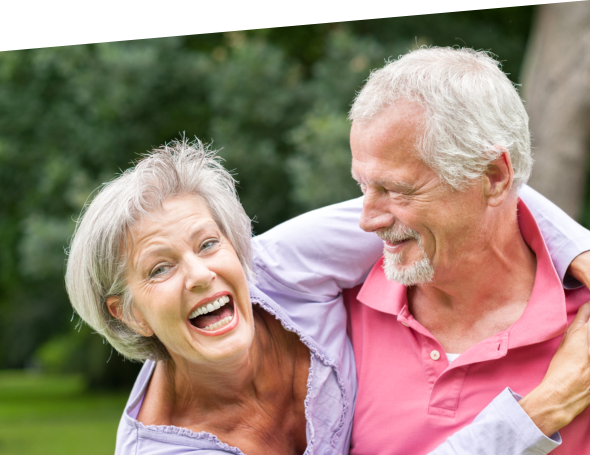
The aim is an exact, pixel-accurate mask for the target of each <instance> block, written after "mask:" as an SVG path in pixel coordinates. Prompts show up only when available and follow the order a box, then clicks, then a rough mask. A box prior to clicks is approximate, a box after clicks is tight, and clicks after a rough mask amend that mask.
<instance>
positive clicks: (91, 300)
mask: <svg viewBox="0 0 590 455" xmlns="http://www.w3.org/2000/svg"><path fill="white" fill-rule="evenodd" d="M183 195H196V196H199V197H200V198H202V200H203V201H204V202H205V203H206V204H207V206H208V208H209V210H210V211H211V214H212V216H213V219H214V220H215V221H216V223H217V225H218V226H219V228H220V230H221V231H222V233H223V235H225V236H226V237H227V239H228V240H229V241H230V242H231V244H232V245H233V247H234V249H235V251H236V253H237V255H238V258H239V260H240V263H241V264H242V267H243V268H244V271H245V273H246V275H249V274H250V261H251V245H250V240H251V236H252V231H251V224H250V219H249V218H248V216H247V215H246V212H245V211H244V209H243V208H242V205H241V204H240V201H239V199H238V195H237V192H236V189H235V180H234V178H233V177H232V176H231V174H230V173H229V172H228V171H227V170H226V169H225V168H224V167H223V165H222V164H221V163H220V158H218V157H217V156H216V155H215V152H214V151H211V150H209V149H208V148H207V147H206V146H204V145H203V144H202V143H201V142H200V141H199V140H198V139H197V140H195V141H194V142H187V141H186V140H185V139H183V140H182V141H174V142H172V143H170V144H167V145H164V146H162V147H160V148H158V149H155V150H153V151H152V152H151V153H149V154H148V155H146V156H145V157H144V158H143V159H141V160H140V161H139V162H138V164H137V165H136V166H135V167H134V168H130V169H127V170H126V171H125V172H124V173H123V174H122V175H120V176H119V177H117V178H115V179H114V180H112V181H110V182H108V183H105V184H103V185H102V188H101V189H100V190H99V192H98V194H97V195H96V197H95V198H94V199H93V200H92V202H91V203H90V204H89V205H87V206H86V207H85V210H83V212H82V215H81V216H80V218H79V220H78V223H77V226H76V232H75V234H74V237H73V239H72V242H71V246H70V251H69V257H68V263H67V271H66V289H67V291H68V294H69V296H70V300H71V302H72V305H73V307H74V309H75V310H76V312H77V313H78V314H79V315H80V317H81V318H82V319H83V320H84V321H85V322H86V323H88V325H90V326H91V327H92V328H93V329H94V330H96V331H97V332H98V333H99V334H101V335H102V336H104V337H105V338H106V339H107V340H108V341H109V343H110V344H111V345H112V346H113V347H114V348H115V349H116V350H117V351H119V352H120V353H121V354H123V355H124V356H125V357H127V358H129V359H132V360H138V361H144V360H147V359H150V358H151V359H155V360H158V359H165V358H169V355H168V352H167V351H166V348H165V347H164V346H163V345H162V343H161V342H160V341H159V340H158V338H157V337H156V336H155V335H154V336H152V337H144V336H142V335H139V334H137V333H136V332H135V331H133V330H132V329H131V328H130V327H128V326H127V325H126V324H124V323H123V322H121V321H120V320H118V319H117V318H115V317H113V316H112V315H111V314H110V313H109V311H108V308H107V305H106V300H107V298H108V297H109V296H115V295H117V296H120V297H121V299H122V303H123V306H122V313H123V316H124V318H125V319H126V320H127V321H133V317H132V305H133V296H132V295H130V292H129V290H128V288H127V286H126V283H125V271H126V266H127V259H128V255H129V252H130V246H131V245H132V241H133V239H132V237H131V230H132V229H133V227H134V226H136V225H137V223H138V222H140V220H141V218H142V217H144V216H146V215H147V216H149V214H150V212H153V211H155V210H158V209H159V208H161V207H162V204H163V202H164V201H166V200H167V199H169V198H171V197H175V196H183Z"/></svg>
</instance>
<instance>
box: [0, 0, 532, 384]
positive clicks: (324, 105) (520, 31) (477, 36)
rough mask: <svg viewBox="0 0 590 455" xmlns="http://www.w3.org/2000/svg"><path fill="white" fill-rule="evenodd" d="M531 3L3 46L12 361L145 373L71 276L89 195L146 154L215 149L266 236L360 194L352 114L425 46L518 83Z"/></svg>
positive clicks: (2, 301)
mask: <svg viewBox="0 0 590 455" xmlns="http://www.w3.org/2000/svg"><path fill="white" fill-rule="evenodd" d="M532 12H533V7H520V8H505V9H498V10H485V11H474V12H464V13H449V14H438V15H427V16H416V17H407V18H392V19H380V20H371V21H359V22H349V23H342V24H324V25H310V26H301V27H287V28H278V29H267V30H255V31H248V32H234V33H220V34H211V35H195V36H185V37H176V38H165V39H153V40H139V41H131V42H120V43H106V44H92V45H84V46H69V47H62V48H50V49H39V50H27V51H14V52H3V53H0V310H1V311H0V368H21V367H34V368H43V369H45V370H47V371H50V372H82V373H83V374H84V376H85V378H86V381H87V382H88V383H89V384H90V385H91V386H94V387H119V386H126V385H128V384H129V383H130V382H131V381H132V380H133V378H134V376H135V372H136V370H137V366H136V365H133V364H131V363H129V362H123V361H122V359H121V358H120V357H119V356H118V355H117V354H116V353H111V350H110V348H109V346H107V345H105V344H104V343H103V342H102V340H101V338H100V337H99V336H97V335H95V334H92V333H91V330H90V329H88V328H87V327H82V329H81V330H80V331H78V330H76V329H75V325H76V322H77V317H76V316H74V315H73V314H72V309H71V307H70V305H69V302H68V299H67V295H66V293H65V290H64V284H63V273H64V264H65V254H64V250H65V248H66V247H67V242H68V238H69V237H70V236H71V234H72V232H73V229H74V220H75V219H76V217H77V215H78V214H79V212H80V210H81V208H82V207H83V205H84V203H85V201H87V200H88V198H89V196H90V195H91V193H92V191H93V190H94V189H95V188H96V187H97V186H98V185H99V184H100V183H102V182H104V181H107V180H109V179H111V178H112V177H113V176H114V175H115V174H117V173H118V172H120V171H121V170H124V169H126V168H127V167H128V166H129V165H130V163H132V162H133V160H135V159H137V157H138V154H140V153H144V152H146V151H148V150H150V149H151V148H152V147H154V146H158V145H160V144H162V143H164V142H166V141H170V140H172V139H174V138H178V137H179V136H181V135H182V134H186V136H187V137H193V136H198V137H199V138H200V139H202V140H204V141H205V142H213V147H214V148H216V149H220V150H221V151H220V154H221V156H223V157H224V158H225V160H226V166H227V167H228V168H229V169H232V170H235V171H236V172H237V179H238V180H239V181H240V196H241V200H242V202H243V204H244V207H245V208H246V211H247V212H248V214H249V215H250V216H251V217H252V218H254V219H255V220H256V223H255V230H256V232H257V233H261V232H264V231H265V230H267V229H269V228H270V227H272V226H274V225H276V224H278V223H280V222H282V221H284V220H286V219H288V218H290V217H293V216H295V215H297V214H299V213H301V212H303V211H306V210H309V209H312V208H316V207H319V206H322V205H326V204H330V203H334V202H338V201H341V200H344V199H347V198H351V197H355V196H357V195H359V192H358V190H357V188H356V185H355V184H354V182H353V181H352V179H351V178H350V162H349V159H350V158H349V148H348V132H349V123H348V121H347V119H346V115H347V110H348V107H349V105H350V102H351V100H352V98H353V96H354V94H355V91H357V90H358V89H359V88H360V87H361V85H362V82H363V81H364V80H365V79H366V78H367V76H368V75H369V72H370V70H371V69H372V68H376V67H381V66H383V63H384V61H385V60H386V59H388V58H391V57H393V58H396V57H397V56H398V55H400V54H403V53H405V52H407V51H408V50H409V49H412V48H415V47H417V46H420V45H437V46H449V45H450V46H453V45H457V46H469V47H473V48H476V49H488V50H491V51H492V52H494V53H496V54H497V55H498V56H499V58H500V60H502V61H503V62H504V70H505V71H506V72H508V73H510V77H511V78H512V79H513V80H514V81H515V82H518V74H519V69H520V65H521V61H522V58H523V55H524V52H525V46H526V41H527V37H528V34H529V29H530V24H531V19H532ZM90 197H91V196H90ZM109 359H110V360H109Z"/></svg>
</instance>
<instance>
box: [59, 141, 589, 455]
mask: <svg viewBox="0 0 590 455" xmlns="http://www.w3.org/2000/svg"><path fill="white" fill-rule="evenodd" d="M250 237H251V228H250V221H249V219H248V217H247V215H246V214H245V212H244V210H243V209H242V207H241V205H240V203H239V201H238V198H237V195H236V191H235V188H234V180H233V178H232V177H231V175H230V174H229V173H228V172H227V171H226V170H225V169H224V168H223V166H222V165H221V164H220V163H219V161H218V159H216V157H215V156H214V153H213V152H210V151H208V150H207V149H205V148H204V147H203V146H202V144H201V143H200V142H195V143H193V144H189V143H186V142H184V141H182V142H174V143H173V144H170V145H168V146H165V147H162V148H160V149H157V150H154V151H153V152H152V153H151V154H150V155H148V156H147V157H145V158H144V159H143V160H141V161H140V162H139V164H138V165H137V166H136V167H135V168H133V169H129V170H127V171H126V172H125V173H123V175H121V176H120V177H118V178H116V179H115V180H113V181H111V182H109V183H107V184H105V185H104V187H103V188H102V190H101V191H100V192H99V193H98V194H97V195H96V197H95V198H94V199H93V201H92V203H91V204H90V205H89V206H88V207H87V209H86V211H85V213H84V214H83V216H82V217H81V219H80V220H79V223H78V226H77V230H76V234H75V236H74V238H73V241H72V244H71V249H70V254H69V259H68V265H67V273H66V285H67V290H68V293H69V296H70V299H71V301H72V304H73V306H74V308H75V309H76V311H77V312H78V314H79V315H80V316H81V317H82V319H84V321H86V322H87V323H88V324H89V325H90V326H92V327H93V328H94V329H95V330H96V331H97V332H99V333H100V334H101V335H102V336H104V337H105V338H106V339H107V340H108V341H109V343H110V344H111V345H112V346H113V347H114V348H115V349H117V351H119V352H120V353H121V354H122V355H124V356H125V357H126V358H128V359H131V360H135V361H140V362H145V364H144V367H143V369H142V370H141V372H140V374H139V377H138V379H137V381H136V384H135V386H134V388H133V391H132V392H131V397H130V399H129V402H128V404H127V406H126V408H125V411H124V414H123V417H122V419H121V423H120V426H119V431H118V435H117V452H116V453H117V454H156V453H157V454H175V455H180V454H189V453H191V454H192V453H200V454H201V453H203V454H213V453H234V454H240V453H247V454H303V453H306V454H311V453H314V454H315V453H317V454H322V455H323V454H345V453H347V451H348V445H349V437H350V429H351V423H352V411H353V407H354V401H355V396H356V377H355V369H354V368H355V367H354V358H353V353H352V348H351V346H350V342H349V341H348V340H347V338H346V334H345V329H344V327H345V325H346V315H345V310H344V308H343V307H342V305H329V304H325V303H313V302H311V301H309V302H307V304H306V306H299V307H293V306H286V307H282V306H281V302H280V301H279V302H274V301H273V300H272V299H271V298H270V297H269V296H267V295H265V294H264V293H263V292H261V291H260V290H258V289H257V288H256V287H254V286H253V285H252V282H253V277H252V274H251V271H250V267H251V245H250ZM375 259H377V258H375ZM370 265H372V264H370ZM343 266H345V265H343ZM363 273H366V270H362V271H359V276H358V277H357V279H359V280H360V279H362V275H363ZM279 294H280V293H277V295H279ZM302 296H303V294H302ZM305 299H306V298H305V297H301V299H300V300H301V301H305ZM303 313H305V314H303ZM578 332H580V331H577V332H575V333H578ZM320 333H321V336H318V334H320ZM584 342H585V337H581V336H577V338H576V337H573V336H572V337H569V338H568V343H564V346H565V348H567V349H569V350H567V349H562V350H561V353H560V354H559V355H560V357H557V358H556V359H555V360H554V361H558V362H563V359H565V358H567V356H568V355H570V354H571V353H572V352H573V351H574V349H575V345H576V343H577V345H580V344H583V343H584ZM570 345H571V346H573V348H572V347H569V346H570ZM566 380H568V381H570V382H569V384H574V378H573V375H569V377H568V378H566ZM539 405H540V406H541V405H542V403H540V404H539ZM516 406H517V407H518V405H516ZM520 412H521V414H522V415H524V418H523V417H522V416H520V415H518V416H517V415H514V416H512V417H511V418H510V419H507V417H506V416H505V415H503V414H502V413H498V412H495V411H494V410H493V409H487V408H486V410H484V411H483V412H482V415H481V416H480V417H481V418H480V419H479V423H478V422H476V423H474V424H473V425H472V426H471V428H470V427H467V428H465V429H464V430H462V431H460V432H459V433H457V434H456V435H455V436H454V438H455V439H454V440H453V441H451V442H448V441H447V442H446V443H445V444H443V445H442V446H441V447H439V449H437V450H436V451H435V452H434V453H437V454H444V453H456V452H455V449H456V447H459V446H460V445H461V444H463V445H467V446H469V447H471V448H473V450H474V451H478V450H479V451H478V453H490V454H492V453H495V450H496V449H495V448H494V445H493V442H492V443H491V445H490V442H489V441H490V440H492V441H493V440H494V438H495V439H496V440H498V439H502V437H503V438H508V440H509V441H510V442H509V443H510V444H512V445H511V446H510V447H511V450H513V451H512V452H511V453H528V452H526V451H527V450H533V449H538V450H539V453H547V451H548V450H547V447H549V446H548V445H547V441H548V439H547V438H544V437H543V436H542V435H540V433H539V432H538V430H537V433H535V436H536V437H537V439H534V438H530V439H529V440H526V441H525V440H524V439H523V438H521V437H520V436H518V435H519V434H522V433H523V432H529V433H528V434H533V432H534V431H535V430H536V428H535V427H534V425H532V422H531V421H530V420H528V418H526V414H524V412H523V411H522V410H521V411H520ZM578 412H579V411H578ZM503 419H505V420H503ZM506 419H507V420H509V422H507V421H506ZM519 419H520V420H519ZM515 421H516V422H517V425H515V423H514V422H515ZM481 422H486V424H485V425H484V426H483V427H482V425H481ZM380 425H382V426H383V429H384V431H389V429H391V430H394V429H395V422H380ZM478 425H479V426H478ZM519 425H520V427H519ZM531 427H532V428H531ZM556 428H559V426H556ZM490 434H491V435H492V437H491V439H490V437H489V435H490ZM482 435H488V436H486V437H483V436H482ZM480 436H482V437H480ZM511 436H513V438H512V439H513V441H512V439H511ZM457 444H459V445H457ZM502 447H506V446H502Z"/></svg>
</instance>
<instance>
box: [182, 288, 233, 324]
mask: <svg viewBox="0 0 590 455" xmlns="http://www.w3.org/2000/svg"><path fill="white" fill-rule="evenodd" d="M227 302H229V296H227V295H224V296H222V297H219V298H218V299H217V300H214V301H213V302H209V303H208V304H207V305H203V306H200V307H199V308H197V309H196V310H195V311H193V312H192V313H191V314H190V315H189V317H188V318H189V319H193V318H196V317H197V316H201V315H203V314H207V313H211V312H212V311H215V310H218V309H219V308H221V307H222V306H224V305H225V304H226V303H227ZM225 319H227V318H225ZM225 319H222V320H221V321H218V322H216V323H215V324H212V325H211V326H207V327H206V328H205V329H208V330H211V329H209V327H213V326H214V325H216V324H219V323H220V322H222V321H225ZM230 320H231V317H230ZM224 325H225V324H224Z"/></svg>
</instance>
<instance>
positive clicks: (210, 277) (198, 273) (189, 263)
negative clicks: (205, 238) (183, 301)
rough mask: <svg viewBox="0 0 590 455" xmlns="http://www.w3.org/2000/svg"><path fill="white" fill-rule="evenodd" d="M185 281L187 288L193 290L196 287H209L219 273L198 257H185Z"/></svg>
mask: <svg viewBox="0 0 590 455" xmlns="http://www.w3.org/2000/svg"><path fill="white" fill-rule="evenodd" d="M185 269H186V274H185V283H186V289H187V290H188V291H191V290H193V289H196V288H207V287H209V286H210V285H211V284H212V283H213V281H214V280H215V278H216V277H217V275H216V274H215V272H213V271H212V270H210V269H209V267H207V265H206V264H205V263H204V262H203V261H202V260H201V259H200V258H198V257H188V258H185Z"/></svg>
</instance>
